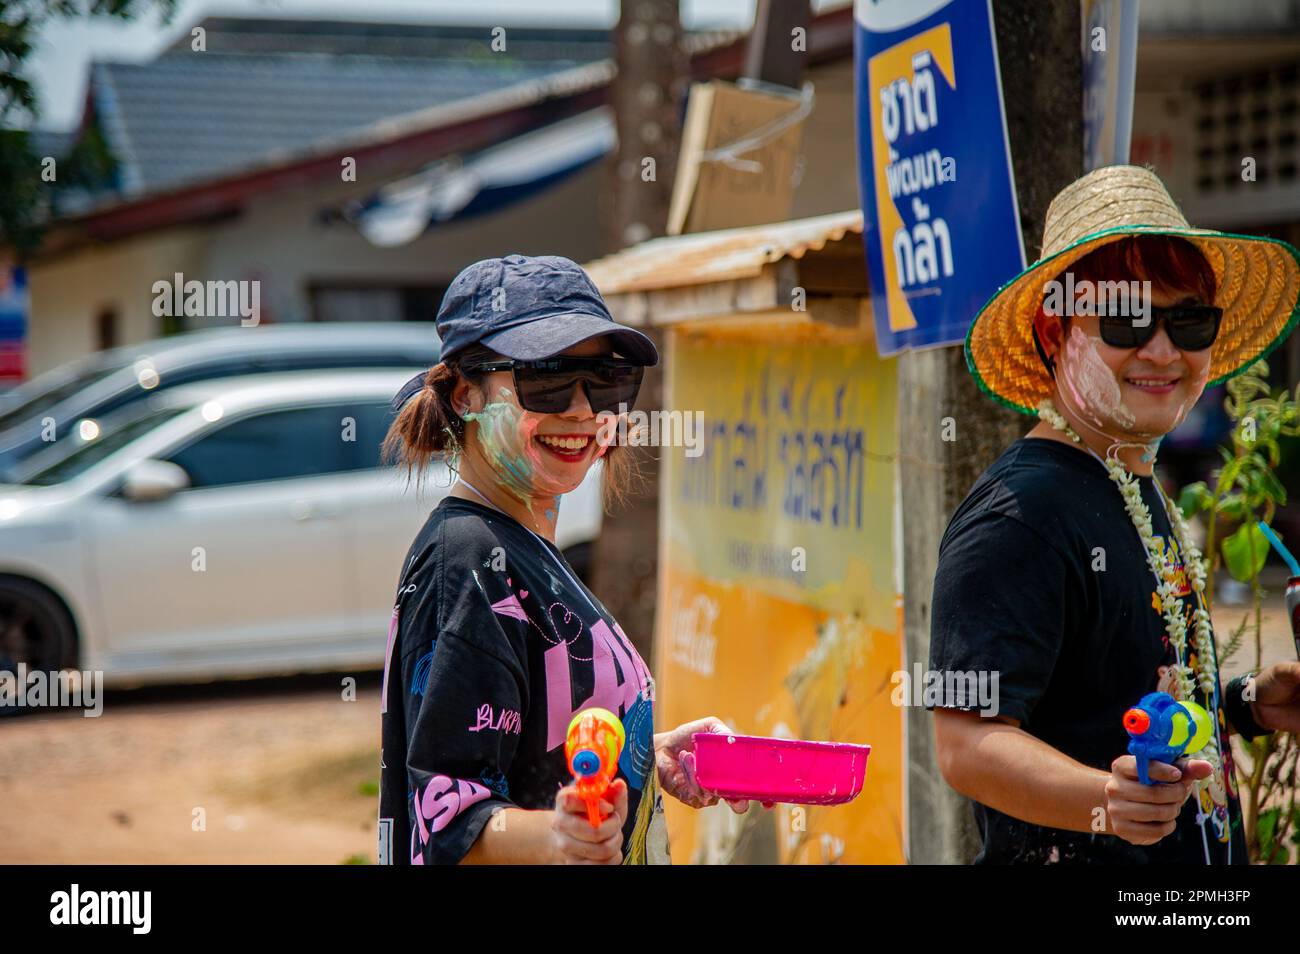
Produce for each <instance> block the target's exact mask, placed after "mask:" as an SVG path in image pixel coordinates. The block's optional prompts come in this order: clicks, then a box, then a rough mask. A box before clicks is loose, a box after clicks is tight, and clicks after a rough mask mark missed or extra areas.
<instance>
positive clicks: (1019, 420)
mask: <svg viewBox="0 0 1300 954" xmlns="http://www.w3.org/2000/svg"><path fill="white" fill-rule="evenodd" d="M993 19H994V28H995V34H996V37H997V46H998V61H999V65H1000V69H1001V73H1002V98H1003V101H1004V102H1005V104H1006V114H1007V130H1008V135H1009V137H1010V141H1011V160H1012V166H1013V168H1014V171H1015V179H1016V195H1017V199H1018V201H1019V204H1020V227H1021V229H1022V231H1023V233H1024V238H1025V254H1026V256H1027V257H1028V259H1029V261H1031V262H1032V261H1034V260H1035V259H1037V257H1038V253H1039V242H1040V240H1041V238H1042V234H1043V219H1044V218H1045V217H1046V213H1047V206H1048V203H1050V202H1051V200H1052V197H1053V196H1054V195H1055V194H1056V193H1057V192H1058V191H1060V189H1061V188H1062V187H1063V186H1065V185H1066V184H1067V183H1069V182H1071V181H1073V180H1074V179H1076V178H1078V177H1079V176H1080V175H1082V174H1083V130H1082V113H1083V78H1082V52H1081V46H1080V44H1081V37H1082V32H1081V31H1082V25H1081V23H1080V14H1079V4H1077V3H1043V2H1042V0H995V2H994V4H993ZM988 148H990V149H998V148H1001V144H1000V143H998V142H997V141H996V140H995V138H994V137H993V135H992V134H990V136H989V142H988ZM959 175H960V173H959ZM958 187H959V188H960V182H959V183H958ZM962 227H963V228H979V223H978V222H977V221H975V222H967V223H963V226H962ZM990 291H991V290H990ZM970 317H974V316H973V315H972V316H970ZM898 390H899V441H900V448H899V459H900V480H901V484H902V512H903V515H904V516H903V593H904V600H903V605H904V609H903V619H904V635H905V640H906V645H907V661H908V665H909V667H910V666H911V664H912V662H914V661H919V662H920V663H921V664H922V666H925V665H927V660H928V659H929V650H930V596H931V591H932V587H933V585H934V582H935V580H934V573H935V566H936V563H937V560H938V553H939V540H940V539H941V538H942V536H943V532H944V529H945V528H946V527H947V525H948V520H949V518H950V517H951V516H952V512H953V511H954V510H955V509H956V508H957V505H958V504H960V503H961V501H962V499H963V498H964V497H965V496H966V493H967V491H969V490H970V487H971V485H972V484H973V483H974V482H975V480H976V478H977V477H979V475H980V474H981V473H982V472H983V471H984V470H985V469H986V468H987V467H988V466H989V465H990V464H991V463H993V461H994V460H995V459H996V458H997V457H998V455H999V454H1001V452H1002V451H1003V450H1004V449H1005V448H1006V447H1007V445H1009V444H1010V443H1011V442H1012V441H1014V440H1016V439H1017V438H1018V437H1020V436H1021V435H1022V434H1023V433H1024V432H1025V431H1026V430H1027V429H1028V427H1029V426H1030V424H1031V423H1032V422H1031V420H1030V419H1029V418H1027V417H1025V416H1024V415H1021V414H1017V413H1015V412H1013V411H1008V410H1005V409H1003V408H1002V407H1000V406H999V405H997V404H995V403H994V402H993V401H991V400H990V399H989V398H988V397H986V396H985V395H984V394H982V393H981V392H980V391H979V389H978V387H977V386H976V385H975V382H974V380H973V379H972V378H971V376H970V374H969V373H968V372H967V370H966V361H965V356H964V354H963V350H962V348H960V347H950V348H940V349H935V350H931V351H920V352H909V353H906V354H904V355H903V356H901V357H900V358H899V364H898ZM945 417H951V418H953V420H954V421H955V423H956V440H955V441H944V440H942V439H941V436H940V431H941V429H942V423H941V422H942V420H943V418H945ZM972 609H973V608H972ZM907 732H908V745H907V749H908V751H907V755H908V802H909V804H908V845H909V856H910V858H909V860H910V861H912V862H914V863H920V864H951V863H959V864H964V863H968V862H970V861H971V860H972V859H973V858H974V856H975V854H976V852H977V851H978V850H979V835H978V833H977V832H976V830H975V824H974V818H973V816H972V814H971V808H970V803H969V802H968V801H967V800H966V799H965V798H963V797H962V796H960V795H958V794H957V793H956V792H954V791H953V790H952V789H951V788H950V787H949V786H948V784H947V783H946V782H945V781H944V780H943V777H942V775H940V773H939V767H938V763H937V761H936V758H935V750H934V716H933V715H932V714H931V713H930V712H928V711H926V710H925V709H922V708H917V707H912V708H908V710H907Z"/></svg>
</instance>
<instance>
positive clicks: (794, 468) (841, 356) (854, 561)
mask: <svg viewBox="0 0 1300 954" xmlns="http://www.w3.org/2000/svg"><path fill="white" fill-rule="evenodd" d="M798 337H799V332H798V331H797V330H796V329H791V328H783V329H782V330H781V331H780V333H779V334H773V333H772V332H771V331H770V330H767V331H765V330H762V329H760V328H752V329H750V330H749V331H746V332H740V333H736V332H732V333H729V334H726V335H718V334H711V333H707V332H700V331H686V330H675V331H674V332H673V333H672V335H671V341H670V343H669V360H668V362H667V367H668V368H669V379H668V390H669V394H668V399H667V401H666V404H667V406H668V407H670V408H673V409H675V410H676V409H681V410H682V411H683V412H685V413H693V412H695V411H701V412H703V423H704V440H703V441H701V442H698V443H697V445H696V446H694V447H672V448H670V447H665V448H663V450H662V454H661V457H662V462H663V463H662V473H661V481H662V482H661V484H660V506H661V508H662V510H661V513H662V517H661V519H662V526H663V528H664V533H663V539H662V542H661V563H660V583H659V585H660V603H659V606H660V613H659V618H658V624H657V632H656V639H655V668H656V674H657V693H656V695H657V700H656V708H657V710H658V713H657V719H656V721H658V722H659V724H660V725H661V726H672V725H679V724H681V723H683V722H687V721H690V720H691V719H695V718H699V717H700V716H702V715H710V714H712V715H717V716H719V717H720V718H722V719H723V720H725V721H726V722H727V723H728V724H729V725H731V726H732V727H733V728H734V729H735V730H736V731H737V732H739V733H742V734H746V735H767V736H782V737H790V738H802V739H814V740H825V741H840V742H857V743H866V744H869V745H871V747H872V751H871V757H870V759H869V761H868V765H867V774H866V781H865V786H864V789H863V791H862V793H861V794H860V795H859V796H858V797H857V798H856V799H855V800H854V801H853V802H851V803H849V804H847V805H840V806H787V805H781V806H778V807H777V808H776V809H775V810H773V811H770V812H768V811H764V810H762V809H761V808H756V809H755V810H754V811H751V812H750V813H749V814H748V815H746V816H744V817H739V816H734V815H733V814H732V813H731V810H730V809H729V808H728V807H726V806H725V805H718V806H714V807H712V808H709V809H706V810H704V811H702V812H695V811H693V810H691V809H688V808H686V807H685V806H682V805H680V804H678V803H675V802H672V803H671V804H669V805H667V806H666V809H667V811H668V827H669V832H670V837H671V846H672V856H673V861H674V862H675V863H679V864H680V863H687V862H728V861H753V862H777V861H781V862H793V863H813V864H816V863H831V862H845V863H872V862H874V863H891V862H898V863H901V862H902V861H903V860H904V843H903V833H904V830H905V826H904V823H903V819H904V814H903V800H904V787H903V786H904V752H905V747H904V736H903V732H904V719H903V711H902V710H901V709H900V708H898V707H896V706H895V705H893V703H892V702H891V701H890V695H891V691H892V683H891V681H890V677H891V676H892V675H893V674H894V673H895V672H897V671H898V670H900V669H902V668H904V663H903V637H902V610H901V599H900V596H899V593H898V587H897V583H896V574H895V560H894V528H895V521H896V520H897V515H896V512H895V456H896V448H897V435H896V426H897V425H896V391H895V371H894V365H893V363H892V362H888V361H882V360H880V359H879V358H877V357H876V355H875V349H874V347H873V346H872V344H871V342H870V341H869V340H865V339H863V338H861V337H854V338H853V339H852V340H848V341H844V340H831V341H828V340H824V339H821V338H819V337H818V336H817V335H816V334H815V333H810V334H809V335H808V337H807V338H806V340H796V339H797V338H798ZM665 801H666V802H670V801H671V800H668V799H666V800H665Z"/></svg>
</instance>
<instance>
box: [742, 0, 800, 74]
mask: <svg viewBox="0 0 1300 954" xmlns="http://www.w3.org/2000/svg"><path fill="white" fill-rule="evenodd" d="M809 17H810V10H809V6H808V0H758V7H757V8H756V9H755V11H754V32H753V33H751V34H750V37H749V46H748V47H746V49H745V72H744V75H745V76H747V77H749V78H751V79H757V80H762V81H763V82H765V83H775V84H777V85H779V86H789V87H790V88H791V89H798V88H799V83H800V81H801V80H802V79H803V71H804V66H805V61H806V60H807V58H808V55H807V53H804V52H796V51H795V50H794V44H793V43H792V42H791V40H792V34H793V31H794V29H795V28H796V27H803V29H804V31H805V36H804V38H805V40H806V39H807V30H808V20H809ZM806 47H807V44H806V43H805V49H806Z"/></svg>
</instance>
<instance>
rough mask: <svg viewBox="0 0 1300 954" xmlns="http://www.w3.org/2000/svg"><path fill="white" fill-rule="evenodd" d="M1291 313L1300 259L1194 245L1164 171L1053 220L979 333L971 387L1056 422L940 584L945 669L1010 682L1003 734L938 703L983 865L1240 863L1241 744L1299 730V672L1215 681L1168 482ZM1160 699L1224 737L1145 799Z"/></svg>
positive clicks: (938, 667) (1020, 454)
mask: <svg viewBox="0 0 1300 954" xmlns="http://www.w3.org/2000/svg"><path fill="white" fill-rule="evenodd" d="M1298 305H1300V253H1297V252H1296V250H1295V249H1293V248H1292V247H1291V246H1289V245H1287V244H1285V243H1283V242H1277V241H1273V240H1269V239H1262V238H1249V237H1245V236H1238V235H1229V234H1225V233H1220V232H1212V231H1206V230H1202V229H1193V228H1191V227H1190V226H1188V224H1187V221H1186V219H1184V218H1183V215H1182V213H1181V212H1180V211H1179V209H1178V207H1177V206H1176V205H1175V204H1174V202H1173V200H1172V199H1171V198H1170V196H1169V193H1168V192H1167V191H1166V190H1165V188H1164V186H1163V184H1162V183H1161V182H1160V180H1159V179H1158V178H1157V177H1156V176H1155V174H1154V173H1152V172H1151V171H1149V170H1147V169H1141V168H1137V167H1134V166H1112V167H1108V168H1104V169H1098V170H1096V171H1094V172H1092V173H1090V174H1088V175H1086V176H1084V177H1083V178H1081V179H1079V180H1077V181H1076V182H1074V183H1071V184H1070V185H1069V186H1067V187H1066V188H1065V189H1064V190H1062V192H1061V193H1060V194H1059V195H1058V196H1057V197H1056V198H1055V199H1054V200H1053V201H1052V204H1051V206H1050V208H1049V209H1048V212H1047V221H1046V224H1045V226H1044V230H1043V252H1042V258H1041V259H1040V260H1039V261H1038V262H1037V263H1035V264H1034V265H1033V266H1031V267H1030V268H1029V269H1027V270H1026V271H1025V272H1023V273H1022V274H1021V275H1019V276H1017V277H1016V278H1015V279H1013V280H1012V281H1010V282H1009V283H1007V284H1006V285H1005V286H1003V287H1002V289H1000V290H999V291H998V292H997V294H996V295H994V296H993V298H992V299H991V300H990V301H989V302H988V303H987V304H986V305H985V306H984V308H983V309H982V310H981V311H980V313H979V315H978V316H976V318H975V321H974V323H973V324H972V326H971V330H970V333H969V335H968V337H967V341H966V357H967V365H968V367H969V368H970V372H971V374H973V375H974V376H975V380H976V381H977V382H978V383H979V385H980V387H981V389H983V390H984V391H985V392H986V393H987V394H988V395H989V396H990V397H992V398H993V399H994V400H996V401H998V402H1000V403H1002V404H1004V405H1006V406H1008V407H1011V408H1014V409H1015V410H1017V411H1020V412H1022V413H1025V414H1036V415H1037V416H1038V417H1039V418H1040V422H1039V423H1038V424H1037V426H1035V427H1034V428H1033V429H1032V430H1030V431H1029V433H1028V435H1027V436H1026V437H1024V438H1022V439H1020V440H1018V441H1016V442H1015V443H1014V444H1012V445H1011V447H1009V448H1008V449H1007V450H1006V452H1005V453H1003V455H1002V456H1001V457H1000V458H999V459H998V460H997V462H996V463H994V464H993V466H992V467H990V468H989V470H988V471H987V472H985V473H984V475H983V476H982V477H980V479H979V480H978V481H977V482H976V483H975V486H974V487H973V488H972V489H971V492H970V495H969V496H968V497H967V498H966V500H965V501H964V502H963V503H962V505H961V506H960V507H958V508H957V511H956V513H955V514H954V515H953V518H952V521H951V523H950V524H949V526H948V530H947V532H946V533H945V534H944V538H943V542H942V543H941V545H940V554H939V565H938V572H937V574H936V576H935V583H934V600H933V613H932V629H931V646H930V668H931V669H932V670H935V671H937V672H940V673H945V674H947V673H963V674H965V673H971V672H974V673H977V674H991V673H997V674H998V677H999V679H998V683H997V685H998V687H999V698H998V700H997V702H998V706H997V714H996V716H993V717H985V716H982V715H981V713H980V712H977V711H974V709H975V703H974V701H973V700H969V699H964V698H961V697H960V696H955V697H954V698H946V699H944V700H943V701H941V702H939V703H938V704H937V705H936V706H935V709H936V711H935V733H936V742H937V747H938V755H939V762H940V766H941V768H942V771H943V774H944V777H945V778H946V779H947V780H948V782H949V783H950V784H951V785H952V786H953V787H954V788H956V789H957V790H958V791H960V792H962V793H963V794H965V795H967V796H969V797H970V798H971V799H972V800H973V801H974V802H975V812H976V818H977V821H978V824H979V828H980V832H981V835H982V838H983V842H984V845H983V850H982V851H981V852H980V856H979V858H978V859H977V861H981V862H986V863H1028V864H1038V863H1047V862H1074V863H1078V862H1094V863H1097V862H1100V863H1111V862H1118V863H1132V862H1136V863H1144V862H1156V863H1193V864H1224V863H1244V862H1245V861H1246V860H1247V857H1246V845H1245V839H1244V833H1243V831H1242V823H1241V812H1240V807H1239V805H1238V803H1237V798H1236V791H1235V781H1234V779H1233V768H1232V757H1231V750H1230V747H1229V744H1228V735H1229V733H1231V732H1238V733H1241V734H1243V735H1244V736H1246V737H1252V738H1253V737H1254V736H1256V735H1259V734H1261V733H1265V732H1269V731H1273V730H1279V729H1288V730H1291V731H1300V663H1282V664H1279V665H1275V666H1273V667H1270V668H1268V669H1266V670H1264V671H1263V672H1261V673H1258V674H1256V675H1255V676H1254V677H1253V680H1248V679H1244V678H1242V679H1235V680H1233V681H1231V682H1229V683H1228V684H1227V686H1226V687H1225V686H1222V685H1221V684H1220V681H1219V671H1218V661H1217V658H1216V654H1215V646H1214V634H1213V632H1212V630H1211V627H1210V617H1209V612H1208V606H1207V605H1206V603H1205V599H1204V587H1205V581H1206V563H1205V561H1204V560H1203V559H1202V557H1201V554H1200V552H1199V551H1198V550H1197V548H1196V545H1195V543H1194V541H1193V540H1192V539H1191V537H1190V535H1189V533H1188V530H1187V525H1186V523H1185V522H1184V520H1183V518H1182V515H1181V513H1180V512H1179V511H1178V508H1177V507H1176V506H1175V505H1173V504H1172V503H1171V502H1169V500H1168V499H1167V498H1166V496H1165V495H1164V493H1163V491H1162V490H1161V489H1160V487H1159V485H1158V484H1157V483H1156V481H1155V480H1154V478H1153V477H1152V465H1153V464H1154V462H1155V458H1156V451H1157V449H1158V447H1159V444H1160V441H1161V439H1162V438H1163V437H1164V436H1165V435H1166V434H1168V433H1169V432H1170V431H1172V430H1173V429H1174V428H1175V427H1176V426H1177V425H1178V424H1179V423H1180V422H1181V421H1182V420H1183V418H1184V417H1185V416H1186V415H1187V412H1188V411H1189V410H1190V409H1191V407H1192V405H1193V404H1195V402H1196V400H1197V399H1198V398H1199V397H1200V396H1201V393H1202V391H1204V389H1205V388H1206V386H1207V384H1217V383H1218V382H1220V381H1224V380H1226V379H1228V378H1230V377H1232V376H1234V375H1236V374H1238V373H1240V372H1241V371H1243V370H1244V369H1245V368H1246V367H1247V366H1248V365H1250V364H1251V362H1253V361H1255V360H1256V359H1258V358H1260V357H1262V356H1264V355H1266V354H1268V353H1269V352H1270V351H1272V350H1273V349H1274V348H1275V347H1277V346H1278V344H1280V343H1281V342H1282V340H1283V339H1284V338H1285V337H1286V336H1287V335H1288V334H1289V333H1290V332H1291V330H1292V328H1293V326H1294V325H1295V324H1296V321H1297V318H1298V317H1300V308H1298ZM1157 691H1163V692H1168V693H1169V694H1171V695H1172V696H1174V698H1176V699H1179V700H1188V701H1194V702H1197V703H1199V704H1200V705H1202V706H1203V707H1204V708H1205V709H1206V710H1207V712H1209V713H1210V714H1211V716H1212V718H1213V721H1214V722H1215V726H1214V728H1213V730H1212V731H1209V732H1207V733H1205V734H1206V735H1208V737H1209V741H1208V742H1206V743H1205V745H1204V746H1203V747H1200V748H1199V749H1198V750H1197V751H1196V752H1194V753H1189V754H1190V755H1192V756H1194V757H1192V758H1187V759H1184V760H1182V761H1180V762H1179V763H1178V764H1177V766H1170V765H1165V764H1163V763H1159V762H1152V763H1151V766H1150V781H1151V782H1152V783H1153V784H1150V785H1145V784H1142V782H1141V781H1140V780H1139V771H1138V766H1137V763H1136V760H1135V758H1134V757H1133V756H1132V755H1129V754H1128V752H1127V746H1128V741H1129V736H1128V733H1127V732H1126V731H1125V728H1124V724H1123V717H1124V713H1125V712H1126V710H1128V709H1129V708H1130V707H1132V706H1134V705H1135V704H1136V703H1137V702H1138V701H1139V699H1141V697H1142V696H1143V695H1145V694H1147V693H1150V692H1157Z"/></svg>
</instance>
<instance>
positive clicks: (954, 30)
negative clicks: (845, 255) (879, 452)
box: [854, 0, 1025, 355]
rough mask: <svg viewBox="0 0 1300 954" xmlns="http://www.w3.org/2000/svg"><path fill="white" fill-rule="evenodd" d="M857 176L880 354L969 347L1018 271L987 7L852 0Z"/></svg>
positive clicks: (958, 1)
mask: <svg viewBox="0 0 1300 954" xmlns="http://www.w3.org/2000/svg"><path fill="white" fill-rule="evenodd" d="M854 14H855V24H856V26H855V40H854V60H855V68H856V74H857V80H856V85H857V122H858V175H859V183H860V186H861V195H862V212H863V216H864V219H865V228H864V238H865V243H866V250H867V269H868V272H869V274H870V276H871V299H872V307H873V310H874V312H875V322H876V345H877V349H878V350H879V352H880V354H882V355H891V354H896V353H898V352H900V351H903V350H906V349H908V348H926V347H934V346H937V345H947V344H956V343H960V342H962V341H964V340H965V338H966V330H967V328H968V327H969V326H970V323H971V319H973V318H974V317H975V314H976V313H977V312H978V311H979V309H980V307H981V306H982V305H983V304H984V303H985V302H986V301H988V299H989V298H990V297H991V296H992V294H993V293H994V292H995V291H996V290H997V289H998V288H999V287H1000V286H1001V285H1002V284H1004V283H1005V282H1007V281H1008V280H1010V279H1011V278H1013V277H1014V276H1015V275H1017V274H1019V273H1020V272H1021V271H1023V270H1024V267H1025V252H1024V244H1023V242H1022V240H1021V235H1020V217H1019V211H1018V209H1017V207H1016V191H1015V183H1014V181H1013V178H1012V172H1011V152H1010V148H1009V146H1008V144H1007V127H1006V117H1005V114H1004V113H1003V109H1002V87H1001V83H1000V80H999V75H998V59H997V48H996V46H995V44H994V39H993V13H992V9H991V6H990V3H989V0H857V4H856V7H855V11H854Z"/></svg>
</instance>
